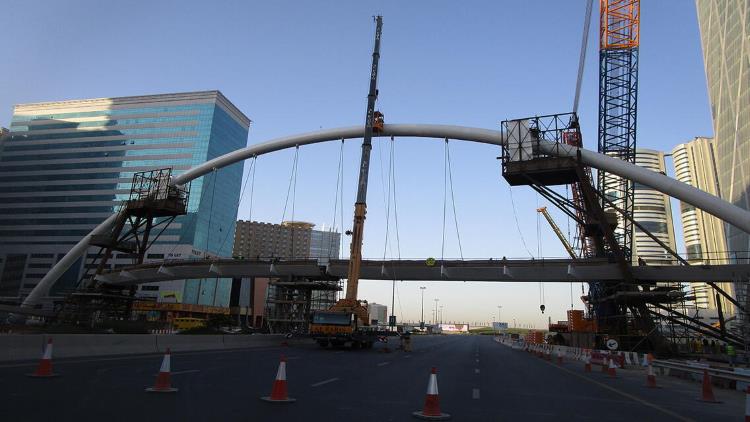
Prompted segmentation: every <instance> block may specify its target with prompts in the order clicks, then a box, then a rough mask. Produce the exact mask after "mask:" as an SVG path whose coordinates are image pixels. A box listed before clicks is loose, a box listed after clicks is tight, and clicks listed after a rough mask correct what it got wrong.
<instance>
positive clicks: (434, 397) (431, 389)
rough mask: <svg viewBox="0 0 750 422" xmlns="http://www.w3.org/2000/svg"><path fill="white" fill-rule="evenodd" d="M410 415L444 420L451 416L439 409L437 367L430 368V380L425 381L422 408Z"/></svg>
mask: <svg viewBox="0 0 750 422" xmlns="http://www.w3.org/2000/svg"><path fill="white" fill-rule="evenodd" d="M412 416H414V417H415V418H419V419H427V420H431V421H444V420H447V419H450V418H451V415H449V414H447V413H443V412H441V411H440V395H439V394H438V386H437V369H435V368H434V367H433V368H432V372H431V373H430V380H429V381H428V382H427V396H426V397H425V399H424V408H422V410H421V411H420V410H418V411H416V412H412Z"/></svg>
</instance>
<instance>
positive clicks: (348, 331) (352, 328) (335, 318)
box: [310, 16, 392, 349]
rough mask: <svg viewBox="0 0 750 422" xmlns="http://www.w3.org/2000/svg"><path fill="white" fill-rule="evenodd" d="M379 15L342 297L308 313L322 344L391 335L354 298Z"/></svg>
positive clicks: (373, 114)
mask: <svg viewBox="0 0 750 422" xmlns="http://www.w3.org/2000/svg"><path fill="white" fill-rule="evenodd" d="M382 27H383V17H382V16H376V17H375V46H374V48H373V53H372V73H371V75H370V90H369V93H368V95H367V115H366V117H365V133H364V138H363V141H362V158H361V162H360V166H359V184H358V186H357V200H356V202H355V204H354V224H353V227H352V231H351V236H352V242H351V248H350V255H349V269H348V274H347V277H348V281H347V284H346V296H345V297H344V298H342V299H339V300H338V302H336V304H334V305H333V306H332V307H331V308H329V309H328V310H326V311H316V312H313V314H312V321H311V324H310V334H311V335H312V337H313V339H314V340H315V341H317V342H318V344H320V345H321V346H323V347H326V346H328V345H333V346H345V345H348V346H351V347H352V348H355V349H356V348H369V347H372V345H373V344H374V343H375V342H376V341H377V340H378V338H379V337H383V336H385V335H392V332H381V331H378V329H377V327H374V326H372V325H370V317H369V312H368V309H367V301H364V300H359V299H357V290H358V287H359V273H360V264H361V262H362V240H363V234H364V227H365V214H366V213H367V180H368V175H369V170H370V151H371V150H372V136H373V133H376V134H377V133H380V132H382V130H383V125H384V116H383V114H382V113H381V112H379V111H376V110H375V102H376V100H377V98H378V89H377V82H378V62H379V60H380V34H381V31H382Z"/></svg>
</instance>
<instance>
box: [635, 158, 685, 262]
mask: <svg viewBox="0 0 750 422" xmlns="http://www.w3.org/2000/svg"><path fill="white" fill-rule="evenodd" d="M635 163H636V165H638V166H641V167H644V168H647V169H649V170H652V171H656V172H659V173H664V174H666V166H665V164H664V153H663V152H660V151H654V150H650V149H645V148H638V149H637V150H636V152H635ZM633 187H634V192H635V199H634V201H633V219H634V220H635V221H636V222H638V223H639V224H640V225H642V226H643V227H644V228H645V229H646V230H648V231H649V232H651V234H653V235H654V236H655V237H656V238H658V239H659V240H660V241H661V242H663V243H664V244H665V245H667V246H668V247H669V248H671V249H672V250H673V251H674V250H675V249H676V246H675V238H674V224H673V221H672V206H671V204H670V199H669V196H667V195H665V194H663V193H661V192H659V191H658V190H656V189H653V188H651V187H649V186H646V185H642V184H640V183H634V186H633ZM639 260H642V261H644V262H645V263H646V264H649V265H672V264H674V263H675V259H674V257H673V256H672V255H671V254H670V253H669V251H668V250H667V249H665V248H664V247H662V246H661V245H659V243H658V242H656V241H655V240H654V239H652V238H651V237H650V236H648V235H647V234H646V233H644V232H643V231H641V230H640V229H639V228H638V227H637V226H636V227H633V263H638V262H639Z"/></svg>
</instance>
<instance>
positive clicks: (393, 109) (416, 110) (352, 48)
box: [0, 0, 712, 327]
mask: <svg viewBox="0 0 750 422" xmlns="http://www.w3.org/2000/svg"><path fill="white" fill-rule="evenodd" d="M596 3H598V2H596ZM584 10H585V1H583V0H576V1H573V0H570V1H565V2H561V1H542V0H526V1H522V0H515V1H510V0H507V1H476V2H470V3H467V2H453V1H412V2H403V1H401V2H399V1H380V2H351V1H328V2H301V1H300V2H291V1H273V2H246V1H233V2H232V1H216V2H205V1H122V2H100V1H93V0H92V1H67V2H57V1H47V2H42V1H16V0H10V1H6V2H5V7H4V11H5V13H6V19H5V24H4V25H5V26H4V27H5V34H6V36H4V37H2V38H0V44H1V45H2V50H3V52H4V55H3V63H4V65H3V66H2V67H0V125H6V126H7V124H8V122H9V121H10V117H11V115H12V107H13V105H14V104H18V103H25V102H36V101H51V100H63V99H75V98H90V97H111V96H127V95H141V94H154V93H166V92H179V91H196V90H206V89H219V90H221V91H222V92H223V93H224V94H225V95H226V96H227V97H228V98H229V99H230V100H231V101H232V102H234V103H235V104H236V105H237V106H238V107H239V108H240V109H241V110H243V111H244V112H245V113H246V114H247V115H248V116H249V117H250V118H251V119H253V121H254V123H253V127H252V128H251V131H250V136H249V139H248V143H250V144H253V143H258V142H263V141H266V140H269V139H272V138H275V137H279V136H284V135H289V134H293V133H300V132H306V131H310V130H316V129H319V128H332V127H339V126H349V125H355V124H362V123H363V121H364V113H365V105H366V96H367V88H368V78H369V68H370V60H371V52H372V38H373V31H374V24H373V23H372V15H374V14H378V13H380V14H383V15H384V28H383V45H382V55H381V62H380V64H381V71H380V78H379V88H380V99H379V102H378V107H379V108H380V109H381V110H382V111H383V112H384V113H385V115H386V121H387V122H391V123H441V124H456V125H464V126H475V127H483V128H498V127H499V123H500V121H502V120H504V119H507V118H518V117H526V116H531V115H541V114H548V113H561V112H568V111H570V110H571V108H572V102H573V92H574V88H575V77H576V73H577V65H578V54H579V47H580V39H581V31H582V24H583V15H584ZM641 15H642V22H641V49H640V60H641V62H640V86H639V97H638V106H639V110H638V144H639V146H642V147H648V148H654V149H662V150H667V151H668V150H671V148H672V147H673V146H674V145H675V144H677V143H680V142H684V141H687V140H690V139H692V138H693V137H695V136H701V135H711V133H712V127H711V126H712V125H711V118H710V109H709V105H708V98H707V90H706V83H705V74H704V71H703V62H702V54H701V46H700V38H699V30H698V24H697V20H696V15H695V5H694V3H693V2H692V1H687V0H682V1H677V0H673V1H669V2H667V1H659V2H643V4H642V6H641ZM597 16H598V10H597V8H596V5H595V10H594V21H593V22H592V28H591V35H590V43H589V50H588V57H587V63H586V72H585V78H584V83H583V93H582V99H581V107H580V110H579V114H580V116H581V122H582V129H583V133H584V143H585V144H586V145H587V147H588V148H591V149H596V129H597V128H596V124H597V101H598V100H597V93H598V78H597V74H598V21H597V20H596V17H597ZM359 144H360V142H359V141H353V142H348V143H347V144H346V145H345V147H344V148H345V153H344V157H345V158H344V163H345V166H344V167H345V177H344V179H345V180H344V183H345V195H344V221H345V223H346V224H345V225H346V226H347V227H348V226H349V225H350V224H351V223H350V221H351V214H352V209H353V206H352V205H353V202H354V194H355V191H354V189H355V178H356V169H357V166H358V159H359ZM450 147H451V158H452V160H453V178H454V188H455V195H456V206H457V214H458V222H459V229H460V233H461V241H462V245H463V252H464V256H465V257H475V258H486V257H502V256H507V257H528V256H529V254H532V255H537V253H538V250H541V253H542V256H547V257H561V256H564V255H565V251H564V250H563V248H562V246H561V245H560V244H559V241H558V240H557V239H556V238H555V237H554V235H553V233H552V232H551V230H550V229H549V227H548V226H547V225H546V224H545V223H544V221H541V222H539V220H538V217H537V215H536V214H537V213H536V212H535V209H536V207H537V206H538V205H546V204H545V203H544V202H543V200H542V199H540V198H538V197H537V195H536V194H535V193H534V192H533V191H531V189H529V188H523V187H520V188H515V189H514V190H513V201H511V197H510V195H509V192H508V185H507V184H506V183H505V181H504V180H503V179H502V177H501V176H500V168H499V165H498V162H497V160H496V159H495V157H497V156H498V155H499V151H498V149H497V148H493V147H490V146H486V145H477V144H468V143H460V142H452V143H451V144H450ZM338 151H339V145H337V144H336V143H330V144H325V145H317V146H310V147H305V148H302V149H301V151H300V162H299V170H298V171H299V177H298V184H297V190H296V191H297V196H296V202H295V218H297V219H301V220H307V221H311V222H314V223H316V224H318V225H319V226H320V225H323V224H326V225H327V226H328V225H330V224H331V222H332V218H333V205H332V201H333V200H334V197H335V190H336V168H337V165H338V162H339V154H338ZM443 151H444V149H443V144H442V142H435V141H433V140H414V139H401V140H397V141H396V147H395V169H396V173H397V175H398V176H397V177H398V179H397V182H396V192H397V197H396V202H397V206H398V218H399V229H400V231H399V238H400V250H401V256H402V257H420V258H424V257H427V256H434V257H440V255H441V246H442V245H441V234H442V229H443V226H442V208H443V176H444V173H443V163H444V156H443ZM388 155H389V150H388V145H387V141H377V142H376V143H375V149H374V150H373V161H372V168H371V176H370V180H371V184H370V191H369V209H368V211H369V212H368V219H367V226H366V229H365V251H364V254H365V256H366V257H372V258H382V257H383V250H384V245H385V241H384V239H385V226H386V212H385V197H386V195H385V193H384V192H385V191H386V190H387V174H386V175H383V174H382V173H381V171H380V168H381V166H382V168H383V169H384V172H387V168H388V161H387V160H388ZM381 156H382V159H381V158H380V157H381ZM292 158H293V151H282V152H278V153H275V154H272V155H269V156H263V157H261V158H259V159H258V167H257V173H256V186H255V193H254V207H253V215H252V217H253V219H256V220H262V221H270V222H279V221H280V220H281V217H282V210H283V207H284V193H285V191H286V187H287V181H288V179H289V176H290V169H291V165H292ZM381 181H385V183H383V182H381ZM248 205H249V196H248V195H246V196H245V198H244V199H243V201H242V204H241V206H240V210H239V218H248V216H249V209H248V208H249V207H248ZM513 205H514V206H513ZM513 208H515V210H516V214H517V217H518V221H519V224H518V226H519V228H520V230H521V231H522V232H523V233H524V235H523V241H522V239H521V236H519V234H518V230H519V228H517V226H516V224H515V219H514V213H513ZM553 216H554V217H555V218H556V220H557V221H558V224H560V226H561V227H562V228H563V231H567V220H566V219H565V218H563V216H562V215H561V214H560V213H557V212H553ZM449 221H450V219H449ZM390 226H391V227H393V223H391V224H390ZM538 227H539V232H540V233H541V235H540V236H539V237H538V236H537V232H538V230H537V228H538ZM677 232H678V233H679V232H680V229H679V226H678V227H677ZM446 233H447V235H446V238H447V244H446V252H445V256H446V257H457V256H459V251H458V247H457V242H456V236H455V229H454V227H453V225H452V224H451V225H448V227H447V228H446ZM390 237H391V238H393V237H395V232H393V233H392V234H391V236H390ZM524 242H525V243H526V245H527V247H524ZM395 246H396V245H395V244H394V245H393V254H391V253H390V252H388V253H387V254H386V255H387V256H388V257H390V256H395V255H396V251H395V249H396V248H395ZM527 249H528V251H527ZM420 285H426V286H427V287H428V289H427V291H426V293H425V307H426V309H427V310H426V312H425V314H426V316H427V318H428V319H429V317H430V312H429V309H431V308H430V305H432V306H434V302H433V299H435V298H439V299H440V302H439V303H440V304H441V305H443V306H444V308H443V313H444V319H448V320H461V321H490V320H491V319H492V317H497V311H498V309H497V306H498V305H501V306H503V308H502V310H501V312H502V314H501V318H502V319H503V320H506V321H510V322H511V324H512V320H513V318H515V319H516V321H517V324H519V325H520V324H525V325H529V324H535V325H536V326H538V327H541V326H542V325H543V324H544V322H546V320H547V316H550V317H551V318H552V319H553V320H557V319H564V312H565V310H566V309H568V308H569V307H570V296H571V294H570V289H571V286H569V285H567V284H565V285H563V284H559V285H547V286H546V287H545V298H544V302H545V304H546V306H547V309H548V311H547V313H546V314H545V315H541V314H540V313H539V310H538V307H539V304H540V302H541V300H540V291H539V286H537V285H536V284H533V285H518V284H502V285H501V284H482V283H445V282H425V283H413V282H398V283H397V286H398V300H397V302H396V311H397V314H398V315H399V318H400V319H402V318H404V319H412V320H416V319H418V318H419V305H420V304H419V298H420V296H419V286H420ZM390 290H391V289H390V283H387V284H383V283H382V282H363V284H362V288H361V290H360V291H361V293H360V296H361V297H362V298H366V299H369V300H370V301H376V302H379V303H387V304H390ZM573 290H574V293H575V294H574V296H575V297H576V298H577V297H578V296H580V285H575V286H573ZM574 304H575V306H576V308H579V307H580V305H581V304H580V301H579V300H578V299H574Z"/></svg>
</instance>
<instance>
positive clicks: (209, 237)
mask: <svg viewBox="0 0 750 422" xmlns="http://www.w3.org/2000/svg"><path fill="white" fill-rule="evenodd" d="M213 173H214V177H213V180H212V186H211V212H210V213H209V214H208V233H206V252H208V250H209V241H210V240H211V220H212V217H213V215H214V196H215V193H216V177H217V176H218V175H219V169H217V168H214V169H213Z"/></svg>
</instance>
